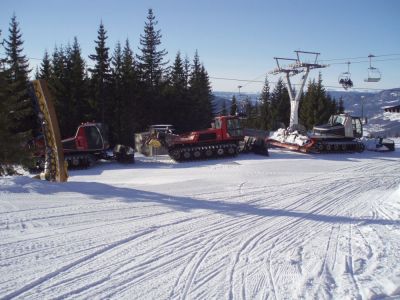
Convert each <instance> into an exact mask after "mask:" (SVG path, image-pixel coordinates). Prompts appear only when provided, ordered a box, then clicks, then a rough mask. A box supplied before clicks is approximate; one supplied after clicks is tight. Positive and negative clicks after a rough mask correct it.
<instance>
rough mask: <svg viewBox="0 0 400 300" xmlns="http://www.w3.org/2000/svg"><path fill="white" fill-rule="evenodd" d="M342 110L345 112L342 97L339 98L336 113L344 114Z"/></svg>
mask: <svg viewBox="0 0 400 300" xmlns="http://www.w3.org/2000/svg"><path fill="white" fill-rule="evenodd" d="M344 110H345V108H344V102H343V97H340V98H339V104H338V107H337V111H336V113H338V114H344Z"/></svg>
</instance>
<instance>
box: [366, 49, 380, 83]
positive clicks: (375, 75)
mask: <svg viewBox="0 0 400 300" xmlns="http://www.w3.org/2000/svg"><path fill="white" fill-rule="evenodd" d="M368 57H369V68H368V77H367V78H366V79H364V81H365V82H378V81H380V80H381V72H379V69H378V68H374V67H373V66H372V64H371V59H372V57H375V55H372V54H370V55H368Z"/></svg>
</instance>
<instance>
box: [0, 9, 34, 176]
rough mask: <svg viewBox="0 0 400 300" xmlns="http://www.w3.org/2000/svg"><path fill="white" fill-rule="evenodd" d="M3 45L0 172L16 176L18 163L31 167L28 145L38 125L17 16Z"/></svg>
mask: <svg viewBox="0 0 400 300" xmlns="http://www.w3.org/2000/svg"><path fill="white" fill-rule="evenodd" d="M0 37H1V31H0ZM3 45H5V47H4V48H5V54H6V58H1V59H0V140H1V141H3V142H1V143H0V145H1V147H0V175H7V174H9V175H12V174H15V170H14V165H15V164H19V165H23V166H29V164H30V162H31V154H30V151H29V149H28V147H27V145H28V141H29V140H30V139H31V138H32V130H34V129H36V124H37V123H36V116H35V114H34V110H33V104H32V102H31V100H30V97H29V91H28V75H29V72H30V70H29V63H28V60H27V59H26V57H25V55H23V54H22V51H23V42H22V35H21V33H20V29H19V24H18V22H17V21H16V16H15V15H14V16H13V17H12V18H11V23H10V28H9V38H8V39H7V40H5V43H4V44H3Z"/></svg>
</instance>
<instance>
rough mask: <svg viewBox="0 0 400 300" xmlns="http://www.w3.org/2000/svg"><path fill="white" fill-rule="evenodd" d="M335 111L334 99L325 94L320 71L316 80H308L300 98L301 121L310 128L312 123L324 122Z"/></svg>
mask: <svg viewBox="0 0 400 300" xmlns="http://www.w3.org/2000/svg"><path fill="white" fill-rule="evenodd" d="M335 112H336V105H335V101H334V100H332V99H331V97H330V96H329V95H327V94H326V91H325V88H324V87H323V85H322V76H321V73H320V74H319V77H318V81H317V82H316V81H315V80H312V81H310V82H309V84H308V87H307V92H306V93H305V95H304V97H303V99H302V102H301V105H300V120H301V123H302V124H303V125H304V126H305V127H306V128H307V129H311V128H312V127H313V126H314V125H317V124H324V123H326V122H327V121H328V119H329V117H330V116H331V115H332V114H334V113H335Z"/></svg>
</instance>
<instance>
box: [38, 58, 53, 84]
mask: <svg viewBox="0 0 400 300" xmlns="http://www.w3.org/2000/svg"><path fill="white" fill-rule="evenodd" d="M50 77H51V60H50V56H49V53H48V52H47V50H46V51H45V52H44V55H43V59H42V63H41V64H40V69H39V72H38V76H37V78H38V79H45V80H47V81H49V80H50Z"/></svg>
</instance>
